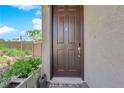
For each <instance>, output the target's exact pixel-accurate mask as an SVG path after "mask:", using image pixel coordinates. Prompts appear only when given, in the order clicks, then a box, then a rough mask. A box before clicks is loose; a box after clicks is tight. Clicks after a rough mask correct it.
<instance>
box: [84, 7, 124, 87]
mask: <svg viewBox="0 0 124 93" xmlns="http://www.w3.org/2000/svg"><path fill="white" fill-rule="evenodd" d="M84 32H85V35H84V36H85V80H86V81H87V82H88V84H89V86H90V87H124V6H85V7H84Z"/></svg>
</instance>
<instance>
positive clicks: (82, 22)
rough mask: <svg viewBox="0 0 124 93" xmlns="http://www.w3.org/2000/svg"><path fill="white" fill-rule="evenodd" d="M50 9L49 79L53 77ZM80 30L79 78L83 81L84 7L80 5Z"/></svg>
mask: <svg viewBox="0 0 124 93" xmlns="http://www.w3.org/2000/svg"><path fill="white" fill-rule="evenodd" d="M50 7H51V23H50V24H51V31H50V32H51V33H50V35H51V43H50V79H52V77H53V7H54V6H50ZM79 7H80V19H81V20H82V21H80V25H81V26H80V30H81V49H82V50H81V78H82V80H84V7H83V5H80V6H79Z"/></svg>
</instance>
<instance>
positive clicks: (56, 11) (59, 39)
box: [53, 6, 81, 77]
mask: <svg viewBox="0 0 124 93" xmlns="http://www.w3.org/2000/svg"><path fill="white" fill-rule="evenodd" d="M80 34H81V33H80V7H79V6H54V7H53V76H61V77H80V76H81V62H80V44H81V37H80V36H81V35H80Z"/></svg>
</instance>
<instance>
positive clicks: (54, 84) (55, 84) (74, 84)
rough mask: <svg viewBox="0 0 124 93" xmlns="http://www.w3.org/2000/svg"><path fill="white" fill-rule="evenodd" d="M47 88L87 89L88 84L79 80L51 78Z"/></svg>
mask: <svg viewBox="0 0 124 93" xmlns="http://www.w3.org/2000/svg"><path fill="white" fill-rule="evenodd" d="M47 88H88V84H87V83H86V82H85V81H83V80H82V79H81V78H70V77H69V78H68V77H67V78H65V77H53V78H52V80H50V81H48V84H47Z"/></svg>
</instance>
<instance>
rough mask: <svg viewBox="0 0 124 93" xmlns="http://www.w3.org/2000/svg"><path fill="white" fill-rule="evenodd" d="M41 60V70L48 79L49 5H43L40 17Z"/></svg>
mask: <svg viewBox="0 0 124 93" xmlns="http://www.w3.org/2000/svg"><path fill="white" fill-rule="evenodd" d="M42 22H43V23H42V29H43V32H42V39H43V42H42V62H43V69H42V70H43V72H44V73H45V74H46V75H47V79H48V80H49V79H50V60H51V58H50V54H51V52H50V43H51V34H50V31H51V8H50V6H43V19H42Z"/></svg>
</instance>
